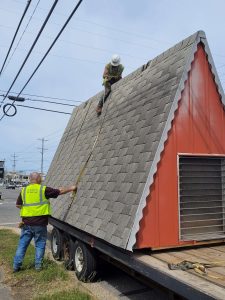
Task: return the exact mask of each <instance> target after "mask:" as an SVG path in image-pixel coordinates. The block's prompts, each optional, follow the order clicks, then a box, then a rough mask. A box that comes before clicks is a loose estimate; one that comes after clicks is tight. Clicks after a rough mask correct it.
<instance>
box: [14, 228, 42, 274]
mask: <svg viewBox="0 0 225 300" xmlns="http://www.w3.org/2000/svg"><path fill="white" fill-rule="evenodd" d="M32 238H34V244H35V268H36V269H39V268H41V266H42V260H43V257H44V254H45V246H46V240H47V226H29V225H24V226H23V227H22V230H21V236H20V240H19V244H18V248H17V251H16V255H15V257H14V263H13V269H14V270H18V269H20V267H21V266H22V262H23V258H24V256H25V253H26V250H27V247H28V246H29V244H30V242H31V240H32Z"/></svg>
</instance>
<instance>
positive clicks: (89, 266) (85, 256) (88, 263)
mask: <svg viewBox="0 0 225 300" xmlns="http://www.w3.org/2000/svg"><path fill="white" fill-rule="evenodd" d="M74 270H75V274H76V276H77V278H78V279H79V280H80V281H83V282H93V281H94V280H95V278H96V275H97V258H96V254H95V253H94V249H91V248H90V247H89V246H87V245H86V244H84V243H82V242H80V241H76V242H75V243H74Z"/></svg>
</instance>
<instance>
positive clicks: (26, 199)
mask: <svg viewBox="0 0 225 300" xmlns="http://www.w3.org/2000/svg"><path fill="white" fill-rule="evenodd" d="M29 180H30V184H29V185H27V186H26V187H24V188H22V190H21V193H20V195H19V197H18V199H17V202H16V206H17V207H18V208H20V216H21V217H22V222H21V223H20V228H21V236H20V240H19V244H18V248H17V251H16V255H15V257H14V263H13V272H14V273H15V272H18V271H20V269H21V266H22V262H23V258H24V256H25V253H26V250H27V247H28V246H29V244H30V242H31V240H32V239H33V238H34V244H35V269H36V270H37V271H40V270H41V268H42V260H43V257H44V253H45V246H46V240H47V225H48V217H49V215H51V207H50V202H49V198H57V197H58V196H59V195H63V194H66V193H69V192H74V191H76V190H77V187H76V186H70V187H64V188H59V189H53V188H51V187H47V186H45V185H41V182H42V178H41V174H39V173H37V172H33V173H31V174H30V176H29Z"/></svg>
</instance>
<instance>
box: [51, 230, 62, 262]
mask: <svg viewBox="0 0 225 300" xmlns="http://www.w3.org/2000/svg"><path fill="white" fill-rule="evenodd" d="M62 247H63V241H62V234H61V232H60V231H59V230H58V229H57V228H55V227H54V228H53V229H52V232H51V250H52V255H53V257H54V259H56V260H61V259H62V250H63V248H62Z"/></svg>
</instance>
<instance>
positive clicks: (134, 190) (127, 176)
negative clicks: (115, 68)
mask: <svg viewBox="0 0 225 300" xmlns="http://www.w3.org/2000/svg"><path fill="white" fill-rule="evenodd" d="M201 40H202V41H203V40H204V42H205V43H207V42H206V41H205V35H204V33H203V32H197V33H195V34H194V35H192V36H190V37H188V38H187V39H185V40H183V41H182V42H180V43H178V44H177V45H175V46H174V47H172V48H171V49H169V50H167V51H166V52H164V53H162V54H161V55H159V56H157V57H156V58H155V59H153V60H151V61H149V62H148V63H147V64H146V65H144V66H142V67H140V68H139V69H137V70H136V71H135V72H133V73H131V74H130V75H128V76H126V77H125V78H124V79H122V80H120V81H119V82H118V83H116V84H114V85H113V87H112V93H111V95H110V96H109V98H108V100H107V102H106V103H105V105H104V108H103V114H102V116H101V117H100V118H97V117H96V112H95V108H96V106H97V103H98V101H99V98H100V96H101V95H102V93H99V94H97V95H96V96H94V97H92V98H91V99H89V100H88V101H87V102H86V103H84V104H82V105H81V106H79V107H78V108H76V109H75V110H74V112H73V114H72V116H71V118H70V120H69V123H68V125H67V127H66V129H65V132H64V134H63V137H62V139H61V142H60V144H59V146H58V149H57V151H56V153H55V156H54V158H53V161H52V164H51V166H50V168H49V171H48V174H47V178H46V182H47V185H48V186H53V187H58V186H65V185H71V183H74V182H75V181H76V179H77V177H78V174H79V172H80V170H81V168H82V166H83V165H84V163H85V161H86V160H87V158H88V156H89V154H90V151H91V149H92V147H93V143H94V141H95V139H96V136H97V134H98V132H99V128H100V126H101V122H102V120H103V119H104V124H103V127H102V130H101V133H100V135H99V139H98V141H97V144H96V146H95V148H94V151H93V155H92V157H91V159H90V161H89V163H88V165H87V167H86V169H85V173H84V175H83V176H82V179H81V182H80V184H79V188H78V192H77V196H76V200H75V201H74V203H73V205H72V207H71V209H70V211H69V213H68V215H67V217H66V220H65V222H67V223H69V224H71V225H73V226H75V227H77V228H79V229H81V230H84V231H86V232H88V233H90V234H92V235H94V236H96V237H99V238H101V239H103V240H105V241H107V242H109V243H111V244H113V245H115V246H118V247H121V248H124V249H128V250H132V247H133V246H134V244H135V236H136V233H137V232H138V229H139V222H140V220H141V217H142V210H143V208H144V207H145V205H146V197H147V195H148V193H149V186H150V184H151V183H152V182H153V175H154V173H155V172H156V169H157V162H158V161H159V160H160V153H161V151H163V147H164V142H165V140H166V138H167V132H168V130H169V129H170V126H171V121H172V119H173V117H174V112H175V110H176V108H177V102H178V101H179V99H180V97H181V92H182V90H183V88H184V82H185V80H186V79H187V76H188V71H189V70H190V67H191V62H192V61H193V59H194V53H195V52H196V50H197V44H198V43H199V42H200V41H201ZM206 46H207V45H206ZM104 115H105V116H104ZM70 202H71V199H70V196H69V195H64V196H61V198H60V199H57V200H52V201H51V203H52V208H53V213H52V216H53V217H55V218H58V219H60V220H63V218H64V216H65V213H66V211H67V208H68V206H69V204H70Z"/></svg>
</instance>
